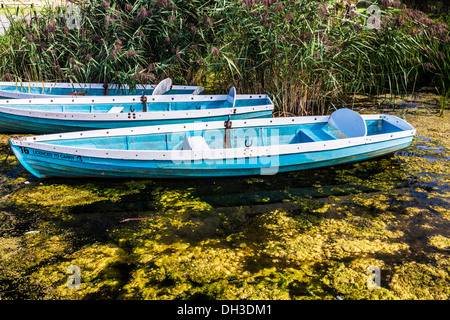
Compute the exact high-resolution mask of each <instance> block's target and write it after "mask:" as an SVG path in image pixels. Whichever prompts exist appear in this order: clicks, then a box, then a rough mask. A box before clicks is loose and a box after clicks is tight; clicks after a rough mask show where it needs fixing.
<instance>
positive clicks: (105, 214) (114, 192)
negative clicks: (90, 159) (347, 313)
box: [0, 111, 450, 299]
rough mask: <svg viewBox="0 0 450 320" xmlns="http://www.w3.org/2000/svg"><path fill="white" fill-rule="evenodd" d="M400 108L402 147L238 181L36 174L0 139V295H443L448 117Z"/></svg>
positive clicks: (449, 215) (448, 243)
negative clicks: (408, 132)
mask: <svg viewBox="0 0 450 320" xmlns="http://www.w3.org/2000/svg"><path fill="white" fill-rule="evenodd" d="M401 112H402V111H401ZM401 112H400V113H398V114H397V113H396V115H400V116H405V117H406V120H407V121H409V122H410V123H411V124H412V125H413V126H415V127H416V128H417V130H418V137H416V138H415V139H414V142H413V145H412V146H411V147H410V148H408V149H407V150H404V151H401V152H398V153H396V154H395V155H390V156H386V157H383V158H378V159H374V160H371V161H365V162H360V163H356V164H350V165H342V166H335V167H330V168H323V169H317V170H306V171H298V172H291V173H284V174H278V175H275V176H258V177H250V178H222V179H204V180H192V179H191V180H95V179H92V180H77V179H73V180H64V179H47V180H39V179H35V178H33V177H32V176H31V175H30V174H29V173H27V172H26V171H25V170H24V169H23V168H22V167H21V166H20V165H19V164H18V162H17V161H16V159H15V158H14V157H13V156H9V157H8V158H7V154H8V153H9V147H8V145H7V138H8V137H7V136H0V185H1V189H0V297H1V298H2V299H17V298H29V299H66V298H68V299H110V298H112V299H205V298H206V299H336V297H337V296H339V297H341V298H343V299H448V298H449V294H450V262H449V259H448V258H449V252H450V234H449V219H450V210H449V208H450V206H449V204H450V188H449V181H450V170H449V163H448V159H449V157H450V121H449V120H450V117H449V116H448V115H446V116H445V117H444V118H439V117H437V116H436V115H432V114H421V113H420V114H419V113H417V114H406V115H404V114H402V113H401ZM70 265H75V266H77V267H79V271H80V274H79V279H80V281H81V283H80V287H79V288H75V289H70V285H68V282H67V281H68V280H70V279H73V278H71V277H72V276H73V275H72V274H71V273H70V272H68V267H69V266H70ZM371 267H376V268H379V270H380V286H379V287H378V288H377V289H371V288H370V286H369V287H368V284H367V282H368V279H369V277H371V274H368V270H370V268H371Z"/></svg>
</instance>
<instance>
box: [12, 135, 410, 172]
mask: <svg viewBox="0 0 450 320" xmlns="http://www.w3.org/2000/svg"><path fill="white" fill-rule="evenodd" d="M412 139H413V136H412V135H411V136H407V137H402V138H398V139H392V140H387V141H381V142H375V143H367V144H362V145H355V146H351V147H346V148H338V149H333V150H324V151H312V152H301V153H295V154H284V155H279V156H261V157H257V158H235V159H219V160H191V161H175V160H166V161H161V160H130V159H128V160H125V159H108V158H97V157H85V156H76V155H73V154H64V153H53V152H51V151H47V150H39V149H34V148H27V147H23V146H19V145H15V144H11V147H12V150H13V151H14V154H15V155H16V157H17V158H18V159H19V161H20V162H21V163H22V165H24V167H25V168H26V169H27V170H28V171H29V172H31V173H32V174H33V175H35V176H36V177H39V178H44V177H78V178H79V177H102V178H208V177H230V176H254V175H273V174H277V173H279V172H288V171H298V170H304V169H312V168H319V167H325V166H332V165H340V164H345V163H352V162H357V161H363V160H368V159H371V158H374V157H379V156H383V155H387V154H391V153H393V152H396V151H399V150H402V149H404V148H407V147H409V146H410V144H411V141H412Z"/></svg>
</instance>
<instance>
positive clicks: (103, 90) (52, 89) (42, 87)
mask: <svg viewBox="0 0 450 320" xmlns="http://www.w3.org/2000/svg"><path fill="white" fill-rule="evenodd" d="M158 86H159V88H161V87H164V88H165V90H164V92H162V93H161V91H159V92H158V90H159V89H158V90H157V88H158ZM203 90H204V88H203V87H200V86H183V85H172V81H171V79H165V80H163V81H161V83H160V84H159V85H154V84H153V85H138V86H137V87H136V89H135V90H130V87H129V86H128V85H115V84H102V83H51V82H0V98H9V99H40V98H63V97H67V96H71V97H79V96H121V95H152V94H155V95H157V94H166V95H174V94H201V93H202V92H203Z"/></svg>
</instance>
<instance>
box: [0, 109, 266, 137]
mask: <svg viewBox="0 0 450 320" xmlns="http://www.w3.org/2000/svg"><path fill="white" fill-rule="evenodd" d="M271 116H272V110H264V111H259V112H248V113H242V114H232V115H231V120H238V119H259V118H270V117H271ZM227 119H228V116H214V117H207V116H205V117H201V118H198V117H197V118H183V119H167V120H134V119H130V120H123V121H81V120H66V119H45V118H36V117H27V116H22V115H13V114H7V113H1V112H0V132H4V133H37V134H48V133H60V132H73V131H84V130H96V129H115V128H129V127H138V126H153V125H164V124H176V123H190V122H199V121H225V120H227Z"/></svg>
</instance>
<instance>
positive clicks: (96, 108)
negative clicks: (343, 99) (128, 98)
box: [0, 97, 272, 113]
mask: <svg viewBox="0 0 450 320" xmlns="http://www.w3.org/2000/svg"><path fill="white" fill-rule="evenodd" d="M27 101H28V100H27ZM35 102H36V103H33V104H31V103H30V104H23V105H22V104H20V105H16V104H14V105H7V104H6V103H1V101H0V106H8V107H11V108H14V109H22V110H35V111H47V112H67V113H129V112H143V110H144V105H143V103H142V102H140V101H139V102H136V103H92V104H55V105H49V104H39V102H38V101H35ZM269 104H272V102H271V101H270V99H268V98H264V97H262V98H252V99H236V102H235V105H234V106H235V107H249V106H259V105H269ZM231 107H232V103H231V102H230V101H228V100H227V99H224V100H211V101H208V100H203V101H195V100H194V101H183V102H179V101H172V102H152V101H151V99H150V98H149V99H148V102H147V103H146V110H147V112H149V111H178V110H204V109H218V108H231Z"/></svg>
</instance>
